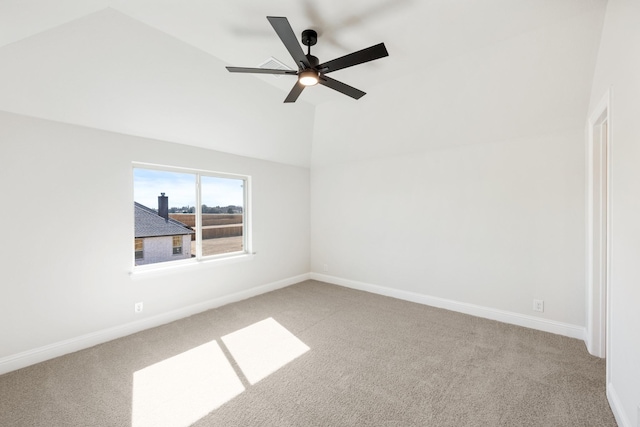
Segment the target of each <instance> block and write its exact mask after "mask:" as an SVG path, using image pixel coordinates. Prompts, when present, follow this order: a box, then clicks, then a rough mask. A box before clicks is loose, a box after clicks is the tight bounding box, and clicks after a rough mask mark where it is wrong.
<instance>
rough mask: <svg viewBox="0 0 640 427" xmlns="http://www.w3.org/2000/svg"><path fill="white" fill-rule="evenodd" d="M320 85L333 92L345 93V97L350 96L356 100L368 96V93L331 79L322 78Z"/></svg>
mask: <svg viewBox="0 0 640 427" xmlns="http://www.w3.org/2000/svg"><path fill="white" fill-rule="evenodd" d="M318 83H320V84H321V85H323V86H326V87H329V88H331V89H333V90H337V91H338V92H340V93H344V94H345V95H347V96H350V97H352V98H354V99H360V98H362V97H363V96H365V95H366V93H365V92H363V91H361V90H360V89H356V88H355V87H351V86H349V85H347V84H344V83H342V82H339V81H337V80H335V79H332V78H331V77H327V76H321V77H320V80H318Z"/></svg>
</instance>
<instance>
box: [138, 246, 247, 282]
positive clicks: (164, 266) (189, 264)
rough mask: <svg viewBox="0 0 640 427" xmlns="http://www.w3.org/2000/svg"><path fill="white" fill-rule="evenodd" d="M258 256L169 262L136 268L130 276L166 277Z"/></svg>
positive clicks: (240, 255) (241, 254) (233, 256)
mask: <svg viewBox="0 0 640 427" xmlns="http://www.w3.org/2000/svg"><path fill="white" fill-rule="evenodd" d="M255 256H256V253H255V252H254V253H238V254H235V255H229V256H220V257H211V258H205V259H201V260H193V259H189V260H185V261H169V262H164V263H158V264H148V265H141V266H136V267H134V268H133V270H132V271H130V272H129V276H130V277H131V278H132V279H137V278H140V277H148V276H155V275H164V274H167V273H169V274H170V273H173V272H176V273H178V272H184V271H186V270H196V269H199V268H205V267H208V266H212V265H216V266H218V265H226V264H235V263H237V262H245V261H251V260H253V258H254V257H255Z"/></svg>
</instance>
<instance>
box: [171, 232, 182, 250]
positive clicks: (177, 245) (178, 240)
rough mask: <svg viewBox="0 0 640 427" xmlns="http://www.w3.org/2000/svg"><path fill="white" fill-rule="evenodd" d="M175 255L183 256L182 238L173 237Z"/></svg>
mask: <svg viewBox="0 0 640 427" xmlns="http://www.w3.org/2000/svg"><path fill="white" fill-rule="evenodd" d="M173 254H174V255H181V254H182V236H173Z"/></svg>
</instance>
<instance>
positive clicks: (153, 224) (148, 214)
mask: <svg viewBox="0 0 640 427" xmlns="http://www.w3.org/2000/svg"><path fill="white" fill-rule="evenodd" d="M133 204H134V207H135V236H136V238H140V237H160V236H179V235H184V234H192V233H194V231H193V230H192V229H190V228H189V227H187V226H186V225H184V224H183V223H181V222H180V221H176V220H175V219H172V218H169V219H168V220H165V219H164V218H163V217H161V216H160V215H158V214H157V213H156V212H155V211H154V210H153V209H149V208H148V207H146V206H144V205H141V204H140V203H138V202H133Z"/></svg>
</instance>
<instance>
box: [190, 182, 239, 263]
mask: <svg viewBox="0 0 640 427" xmlns="http://www.w3.org/2000/svg"><path fill="white" fill-rule="evenodd" d="M200 186H201V198H202V211H201V212H202V231H201V232H202V234H201V236H202V255H203V256H209V255H218V254H224V253H230V252H240V251H242V250H243V247H244V244H243V234H244V180H242V179H233V178H218V177H213V176H202V177H201V179H200Z"/></svg>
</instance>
